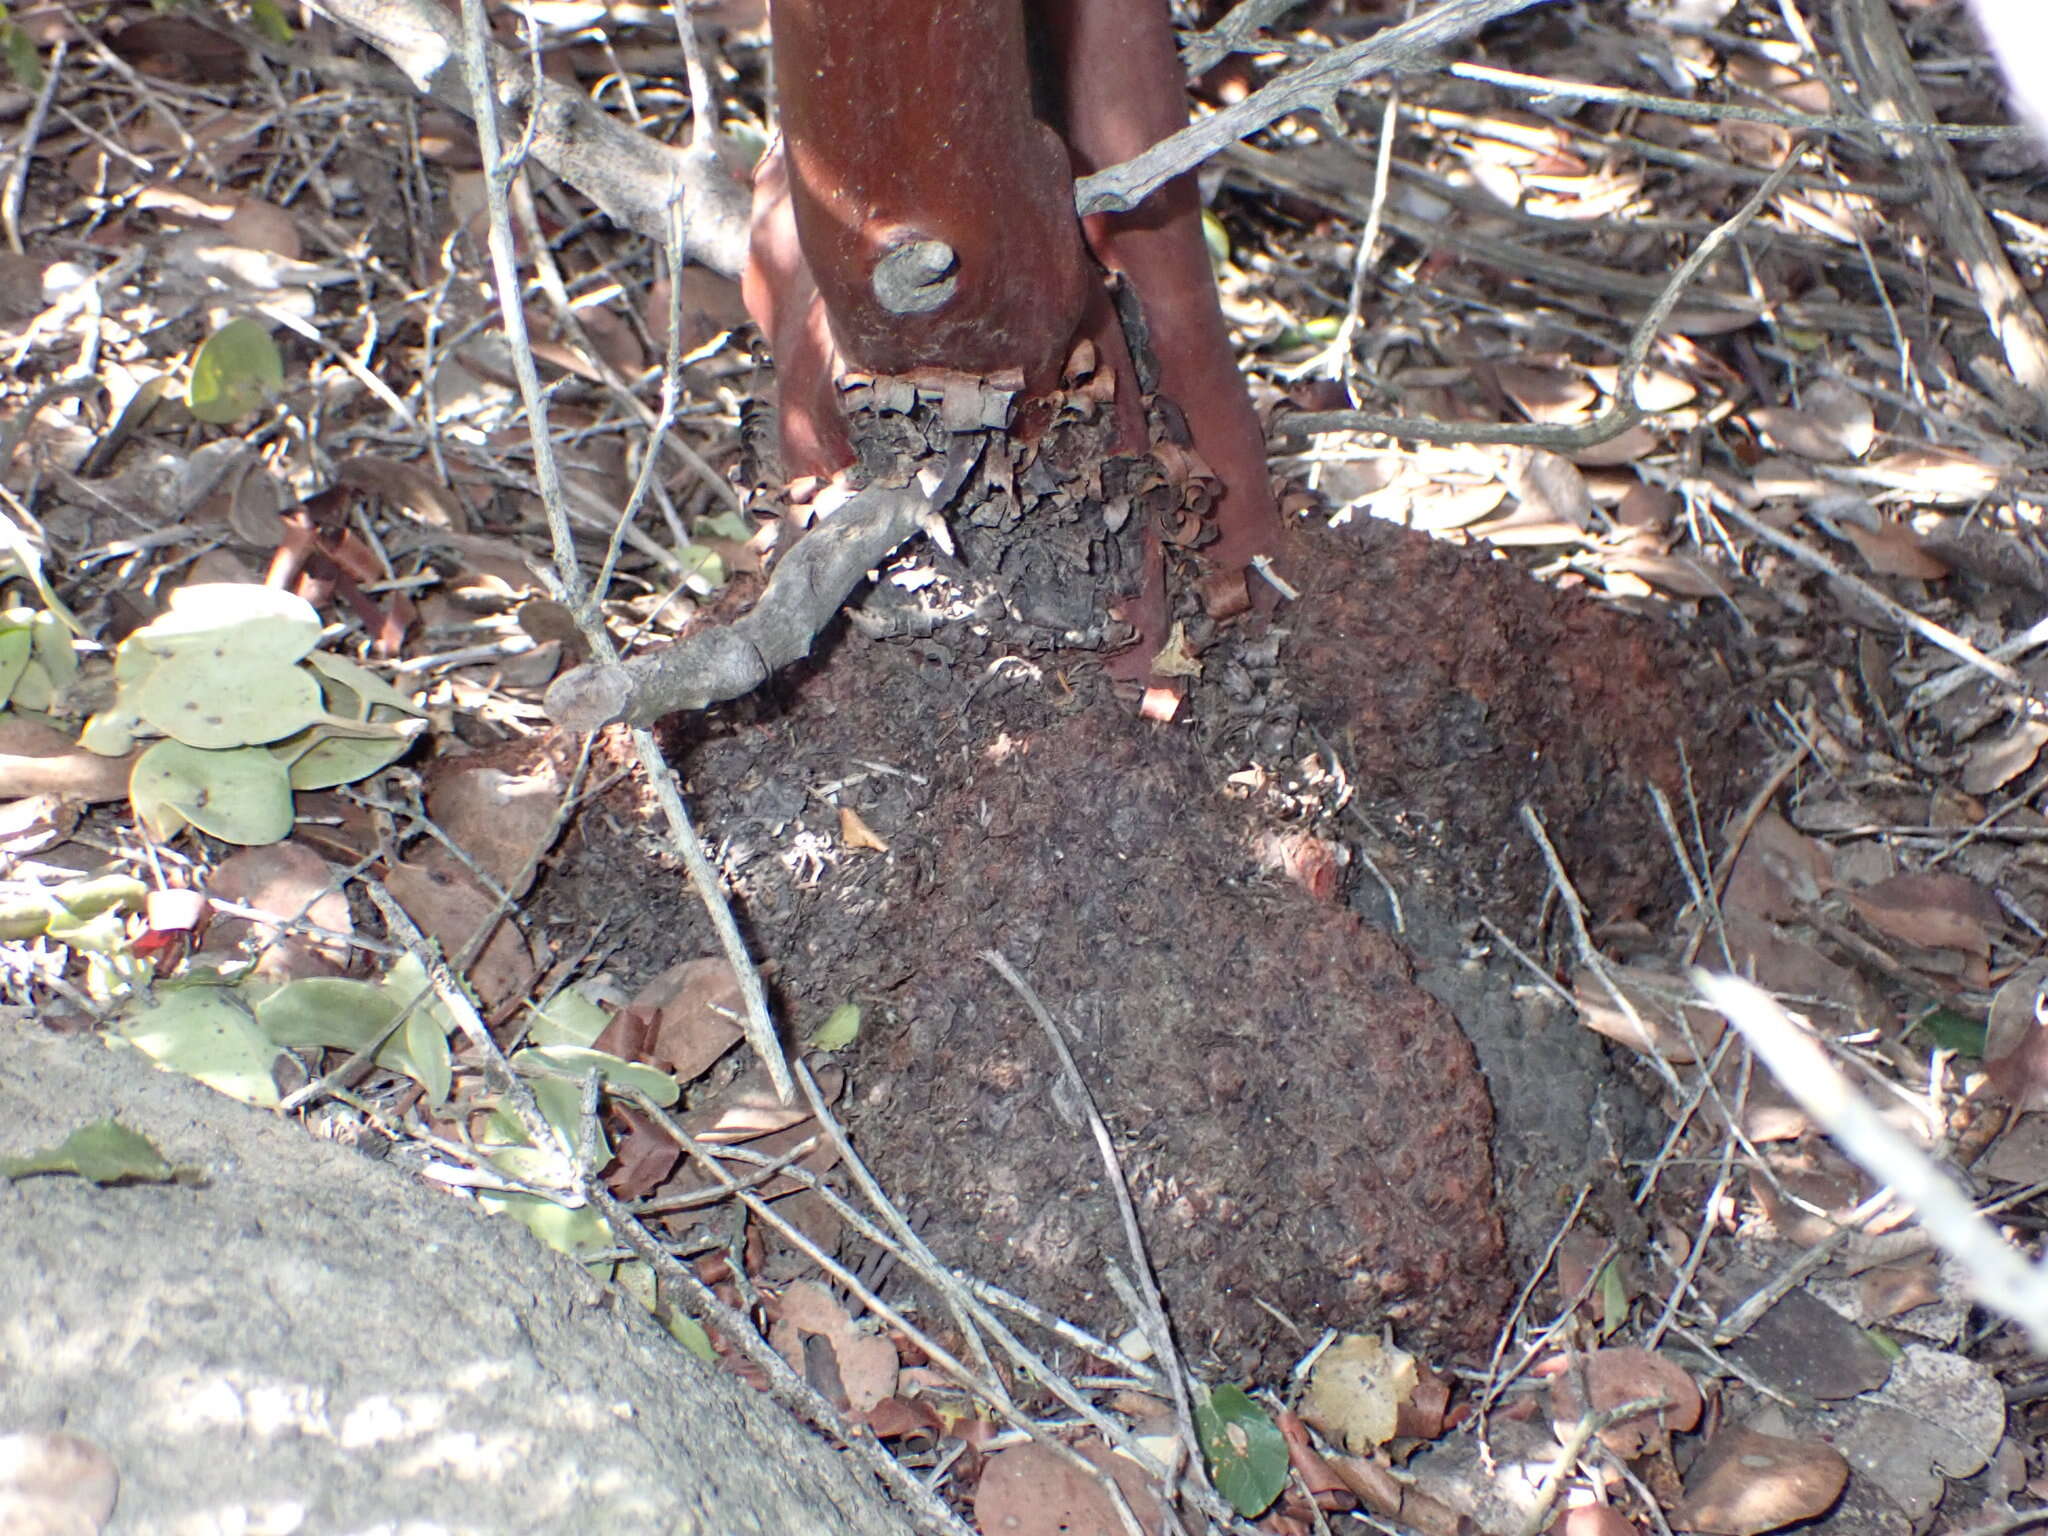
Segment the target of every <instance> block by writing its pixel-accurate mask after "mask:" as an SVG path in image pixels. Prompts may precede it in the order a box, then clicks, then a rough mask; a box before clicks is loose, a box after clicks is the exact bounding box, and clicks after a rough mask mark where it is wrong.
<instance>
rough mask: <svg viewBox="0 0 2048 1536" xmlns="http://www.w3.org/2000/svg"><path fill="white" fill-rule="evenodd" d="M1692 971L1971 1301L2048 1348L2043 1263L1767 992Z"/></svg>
mask: <svg viewBox="0 0 2048 1536" xmlns="http://www.w3.org/2000/svg"><path fill="white" fill-rule="evenodd" d="M1692 980H1693V985H1694V986H1696V987H1698V988H1699V990H1700V994H1701V996H1703V997H1704V998H1706V1000H1707V1001H1708V1002H1709V1003H1711V1004H1713V1006H1714V1007H1716V1008H1718V1009H1720V1010H1721V1012H1722V1013H1724V1014H1725V1015H1727V1018H1728V1022H1729V1023H1731V1024H1733V1025H1734V1026H1735V1027H1736V1028H1737V1029H1739V1030H1741V1031H1742V1034H1743V1038H1745V1039H1746V1040H1748V1041H1749V1043H1750V1047H1751V1049H1753V1050H1754V1051H1755V1052H1756V1053H1757V1054H1758V1055H1759V1056H1761V1057H1763V1059H1764V1064H1765V1065H1766V1066H1768V1067H1769V1068H1770V1069H1771V1071H1772V1073H1773V1074H1775V1075H1776V1077H1777V1079H1778V1081H1779V1083H1780V1084H1781V1085H1783V1087H1784V1089H1785V1091H1786V1092H1787V1093H1789V1094H1791V1095H1792V1097H1793V1098H1795V1099H1797V1100H1798V1101H1799V1105H1800V1107H1801V1108H1802V1109H1804V1110H1805V1111H1806V1112H1807V1113H1808V1114H1809V1115H1811V1116H1813V1118H1814V1119H1815V1120H1817V1121H1818V1122H1819V1123H1820V1125H1821V1127H1822V1128H1823V1129H1824V1130H1825V1131H1826V1132H1827V1133H1828V1134H1829V1135H1830V1136H1831V1137H1833V1138H1834V1140H1835V1142H1836V1143H1837V1144H1838V1145H1839V1146H1840V1147H1841V1149H1842V1150H1843V1151H1844V1152H1845V1153H1847V1154H1848V1155H1849V1156H1850V1157H1851V1158H1853V1159H1854V1160H1855V1161H1856V1162H1858V1163H1860V1164H1861V1165H1862V1166H1863V1167H1864V1169H1865V1170H1866V1171H1868V1172H1869V1174H1870V1175H1871V1176H1872V1177H1873V1178H1875V1179H1877V1180H1878V1181H1879V1182H1881V1183H1883V1184H1886V1185H1889V1186H1890V1188H1891V1190H1892V1191H1893V1193H1894V1194H1895V1195H1897V1197H1898V1198H1899V1199H1901V1200H1903V1201H1905V1202H1906V1203H1907V1204H1908V1205H1910V1206H1912V1207H1913V1209H1914V1211H1915V1212H1916V1213H1917V1214H1918V1216H1919V1219H1920V1224H1921V1226H1922V1227H1923V1228H1925V1229H1926V1231H1927V1232H1928V1233H1929V1235H1930V1236H1932V1237H1933V1239H1934V1241H1935V1242H1936V1243H1937V1244H1938V1245H1939V1246H1940V1247H1941V1248H1942V1249H1943V1250H1944V1251H1945V1252H1946V1253H1948V1254H1949V1255H1950V1256H1951V1257H1952V1258H1954V1259H1955V1260H1956V1262H1957V1263H1958V1264H1960V1265H1961V1266H1962V1268H1963V1271H1964V1274H1965V1275H1966V1277H1967V1278H1968V1280H1969V1284H1970V1289H1971V1291H1972V1292H1973V1293H1974V1294H1975V1295H1976V1297H1977V1299H1978V1301H1979V1302H1981V1303H1982V1304H1983V1305H1984V1306H1986V1307H1987V1308H1989V1309H1991V1310H1993V1311H1995V1312H1999V1313H2002V1314H2004V1315H2005V1316H2006V1317H2009V1318H2011V1319H2012V1320H2013V1321H2015V1322H2017V1323H2018V1324H2020V1326H2021V1327H2022V1328H2024V1329H2025V1330H2026V1331H2027V1335H2028V1337H2029V1338H2030V1339H2031V1340H2032V1342H2033V1346H2034V1348H2036V1349H2040V1350H2048V1271H2044V1270H2043V1268H2042V1267H2041V1266H2040V1265H2037V1264H2032V1263H2029V1262H2028V1261H2027V1260H2026V1259H2024V1258H2022V1257H2021V1256H2020V1254H2019V1253H2018V1252H2017V1251H2016V1250H2015V1249H2014V1248H2013V1247H2012V1245H2011V1244H2009V1243H2007V1242H2006V1241H2005V1239H2004V1238H2002V1237H2000V1236H1999V1234H1998V1232H1997V1230H1996V1229H1995V1228H1993V1227H1992V1226H1991V1224H1990V1223H1989V1222H1987V1221H1985V1220H1984V1218H1983V1217H1981V1216H1979V1215H1978V1214H1977V1211H1976V1208H1975V1207H1974V1206H1972V1205H1971V1204H1970V1202H1969V1200H1968V1199H1967V1198H1966V1197H1965V1196H1964V1195H1963V1194H1962V1192H1961V1191H1959V1190H1958V1189H1957V1188H1956V1187H1955V1185H1954V1184H1953V1183H1951V1182H1950V1180H1949V1179H1948V1177H1947V1175H1945V1174H1944V1173H1942V1171H1941V1170H1940V1169H1939V1168H1937V1167H1936V1166H1935V1165H1934V1163H1933V1161H1932V1160H1931V1159H1930V1158H1928V1156H1927V1155H1926V1154H1925V1153H1924V1152H1922V1151H1921V1150H1920V1149H1919V1148H1918V1147H1916V1146H1915V1145H1913V1143H1912V1142H1911V1141H1910V1140H1909V1139H1907V1138H1906V1137H1905V1136H1904V1135H1902V1134H1900V1133H1899V1132H1898V1131H1895V1130H1893V1129H1892V1127H1891V1126H1890V1125H1889V1124H1887V1123H1886V1122H1885V1120H1884V1118H1883V1117H1882V1116H1881V1115H1879V1114H1878V1112H1877V1111H1876V1110H1874V1109H1872V1108H1871V1107H1870V1105H1869V1104H1868V1103H1867V1102H1865V1100H1864V1099H1863V1097H1862V1095H1860V1094H1858V1093H1857V1092H1856V1090H1855V1089H1853V1088H1851V1087H1850V1086H1849V1082H1848V1079H1846V1078H1845V1077H1843V1076H1842V1074H1841V1072H1840V1071H1839V1070H1837V1069H1836V1067H1835V1064H1834V1063H1833V1062H1832V1061H1830V1060H1828V1055H1827V1052H1826V1051H1824V1050H1823V1049H1822V1048H1821V1046H1820V1044H1819V1042H1818V1041H1816V1040H1815V1039H1814V1038H1813V1037H1812V1036H1811V1035H1808V1034H1806V1033H1805V1032H1804V1031H1802V1030H1801V1029H1800V1028H1799V1027H1798V1026H1797V1025H1795V1024H1794V1023H1793V1022H1792V1020H1791V1019H1790V1018H1788V1017H1787V1016H1786V1014H1785V1010H1784V1009H1782V1008H1780V1007H1779V1006H1778V1005H1777V1003H1776V1002H1775V1001H1774V1000H1773V999H1772V998H1771V996H1770V994H1769V993H1767V992H1765V991H1764V990H1763V989H1762V988H1760V987H1757V986H1754V985H1752V984H1751V983H1749V982H1746V981H1742V980H1740V979H1738V978H1736V977H1733V976H1715V975H1712V974H1710V973H1709V972H1706V971H1702V970H1694V971H1693V973H1692Z"/></svg>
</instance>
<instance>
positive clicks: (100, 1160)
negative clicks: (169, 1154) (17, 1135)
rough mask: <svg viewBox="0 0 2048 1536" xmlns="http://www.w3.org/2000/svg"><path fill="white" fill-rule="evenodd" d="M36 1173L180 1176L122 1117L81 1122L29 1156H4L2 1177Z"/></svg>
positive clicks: (96, 1177)
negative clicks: (57, 1140)
mask: <svg viewBox="0 0 2048 1536" xmlns="http://www.w3.org/2000/svg"><path fill="white" fill-rule="evenodd" d="M32 1173H75V1174H77V1175H78V1176H79V1177H80V1178H82V1179H89V1180H91V1181H92V1182H93V1183H95V1184H126V1183H131V1182H132V1183H138V1184H165V1183H169V1182H170V1181H171V1180H172V1179H174V1178H176V1177H177V1170H176V1169H174V1168H173V1167H171V1165H170V1164H169V1163H167V1162H165V1161H164V1158H163V1154H162V1153H161V1152H159V1151H157V1149H156V1147H155V1146H154V1145H152V1144H151V1142H150V1139H149V1138H148V1137H147V1136H144V1135H143V1134H142V1133H141V1132H140V1131H131V1130H129V1129H128V1127H127V1126H125V1125H123V1124H121V1122H120V1121H118V1120H98V1121H95V1122H94V1123H93V1124H91V1125H87V1126H81V1127H80V1128H79V1129H78V1130H75V1131H73V1132H72V1133H71V1134H70V1135H69V1136H66V1137H65V1138H64V1139H63V1140H62V1141H60V1142H59V1143H57V1145H56V1146H54V1147H46V1148H44V1149H43V1150H42V1151H40V1152H31V1153H30V1154H29V1155H28V1156H27V1157H0V1177H6V1178H10V1179H20V1178H26V1177H27V1176H28V1175H30V1174H32Z"/></svg>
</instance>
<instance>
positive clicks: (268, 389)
mask: <svg viewBox="0 0 2048 1536" xmlns="http://www.w3.org/2000/svg"><path fill="white" fill-rule="evenodd" d="M283 392H284V354H283V353H282V352H280V351H278V350H277V343H276V342H274V341H272V340H271V339H270V332H268V331H266V330H265V329H264V328H263V327H262V326H260V325H258V324H257V323H256V322H255V321H254V320H251V319H248V318H247V317H246V316H245V317H243V318H241V319H239V320H230V321H229V322H228V323H227V324H226V325H224V326H222V327H221V328H220V329H219V330H217V331H215V332H214V333H213V334H212V335H211V336H209V337H207V338H206V341H205V344H204V345H202V346H201V347H200V349H199V355H198V356H197V357H195V358H193V359H192V382H191V383H190V384H188V385H187V386H186V387H185V404H186V406H187V407H189V408H190V410H191V412H192V414H193V415H194V416H196V417H198V418H199V419H200V420H201V421H205V422H211V423H212V424H213V425H215V426H226V425H227V424H228V423H229V422H231V421H239V420H240V419H241V418H242V417H244V416H246V415H248V414H249V413H250V412H251V411H254V410H258V409H260V408H261V407H263V406H265V405H267V404H269V403H270V402H271V401H272V400H274V399H276V398H277V397H278V396H279V395H280V394H282V393H283Z"/></svg>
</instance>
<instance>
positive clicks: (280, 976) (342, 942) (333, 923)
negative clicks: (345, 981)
mask: <svg viewBox="0 0 2048 1536" xmlns="http://www.w3.org/2000/svg"><path fill="white" fill-rule="evenodd" d="M206 889H207V894H208V895H210V896H213V897H215V898H216V899H218V900H220V901H232V902H236V903H238V904H239V905H241V906H245V907H253V908H255V909H256V910H257V911H259V912H267V913H270V914H271V915H273V916H275V917H277V918H278V919H279V920H280V921H279V922H278V923H274V924H273V923H258V922H254V921H252V920H250V919H247V918H242V917H237V916H234V915H232V914H228V913H216V914H215V915H214V919H213V921H212V922H211V923H210V924H209V925H208V926H207V930H206V943H205V946H204V947H205V948H206V949H207V950H208V951H212V952H216V953H218V952H221V951H232V950H233V949H235V948H236V947H238V946H241V945H245V944H246V945H247V946H248V947H249V948H250V949H254V950H260V951H261V952H260V954H259V955H258V958H257V961H256V974H257V975H259V976H261V977H263V978H264V979H265V980H268V981H291V980H294V979H296V978H298V977H301V976H339V975H341V974H342V972H343V970H344V968H345V967H346V966H347V964H348V958H349V946H348V941H347V937H346V936H347V935H348V934H351V933H354V932H355V924H354V921H353V919H351V918H350V916H349V910H348V895H347V893H346V892H344V891H343V890H342V888H341V871H340V870H338V869H336V868H335V867H334V866H333V865H331V864H329V863H328V862H327V861H326V860H325V859H323V858H321V857H320V855H319V854H317V853H315V852H313V850H312V849H310V848H306V847H303V846H301V845H300V844H298V843H296V842H284V843H271V844H269V845H267V846H265V847H260V848H238V849H236V850H235V851H234V852H233V853H231V854H229V855H228V856H227V857H226V858H224V859H222V860H221V861H220V865H219V867H217V868H216V869H215V870H214V872H213V877H212V878H211V879H210V880H209V881H208V882H207V887H206ZM299 917H303V919H304V920H305V921H306V922H308V923H310V924H312V925H313V926H314V927H316V928H322V929H325V930H326V931H327V932H328V933H332V934H335V935H338V936H339V937H335V938H326V937H323V936H322V935H319V934H310V933H285V932H283V931H282V922H283V920H286V919H291V918H299Z"/></svg>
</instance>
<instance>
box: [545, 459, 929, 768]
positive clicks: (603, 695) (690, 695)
mask: <svg viewBox="0 0 2048 1536" xmlns="http://www.w3.org/2000/svg"><path fill="white" fill-rule="evenodd" d="M931 506H932V502H931V498H930V497H928V496H927V495H926V494H925V493H924V492H923V491H921V490H919V489H918V487H917V486H916V485H914V484H913V485H908V486H905V487H903V488H902V489H900V490H885V489H874V490H867V491H862V492H861V493H860V494H859V495H857V496H855V497H854V498H853V499H852V500H850V501H848V502H847V503H846V504H845V505H844V506H842V507H841V508H839V510H838V511H836V512H834V513H833V514H832V516H831V518H830V519H828V520H827V521H826V522H824V523H821V524H820V525H819V526H817V527H816V528H813V529H812V530H811V531H810V532H809V533H807V534H805V535H804V537H803V539H802V541H801V542H799V543H798V544H797V546H796V548H794V549H792V550H791V551H790V552H789V553H788V554H787V555H784V556H783V557H782V560H781V563H780V564H778V565H777V566H776V567H775V574H774V575H773V576H772V577H770V578H769V581H768V586H767V589H766V590H765V591H763V592H762V594H761V596H760V599H759V600H758V601H757V602H756V603H755V604H754V606H753V607H751V608H749V609H748V610H747V611H746V612H745V613H743V614H741V615H740V617H739V618H737V619H735V620H734V621H733V622H732V623H730V624H724V625H720V626H719V627H718V628H716V629H703V630H698V631H695V632H693V633H691V634H687V635H685V636H683V638H682V639H680V640H678V641H677V642H676V643H675V644H674V645H671V646H668V647H666V648H664V649H662V650H659V651H653V652H650V653H649V654H647V655H645V656H636V657H634V658H633V660H631V661H627V662H620V663H617V664H615V665H610V666H587V667H578V668H576V669H575V670H574V671H573V672H566V673H564V674H563V675H562V676H561V677H559V678H557V679H556V680H555V682H554V684H553V686H551V687H550V688H549V689H548V692H547V698H546V700H545V704H546V708H547V712H548V718H549V719H551V720H553V721H554V722H555V723H556V724H557V725H559V726H562V727H564V728H565V729H567V730H572V731H594V730H596V729H598V728H599V727H600V726H605V725H611V724H614V723H615V722H617V721H621V720H623V721H625V722H626V723H627V724H629V725H651V724H653V723H654V722H655V721H656V720H659V719H660V718H661V717H662V716H663V715H666V714H672V713H674V712H675V711H677V710H682V709H704V708H707V707H708V706H710V705H712V704H717V703H719V702H721V701H723V700H725V699H736V698H738V697H739V696H740V695H741V694H744V693H751V692H752V691H753V690H754V689H756V688H758V687H760V686H761V685H762V684H763V683H765V682H767V681H768V679H769V678H770V677H772V676H773V675H774V674H775V673H776V672H777V671H778V670H780V669H781V668H783V667H786V666H788V665H789V664H790V663H791V662H792V661H797V660H799V659H801V658H802V657H805V656H808V655H809V654H810V653H811V646H812V644H813V643H814V642H815V641H816V640H817V638H818V634H819V632H820V631H821V630H823V629H824V627H825V626H826V625H827V624H829V623H830V622H831V621H832V617H833V615H834V614H836V613H838V612H839V607H840V604H842V603H844V602H845V601H846V599H847V597H848V596H849V595H850V594H851V593H852V591H853V589H854V588H855V587H857V586H859V585H860V584H861V582H862V581H864V580H866V579H867V575H868V573H869V572H870V571H871V570H873V569H874V568H875V567H876V566H877V565H879V564H880V563H881V562H882V561H884V560H886V559H888V557H889V556H890V555H891V554H892V553H893V552H894V551H895V550H896V547H897V546H898V545H900V544H902V543H903V542H904V541H906V540H907V539H909V537H910V536H911V535H912V534H914V533H916V532H917V531H918V529H919V528H920V527H921V526H922V525H923V520H924V518H925V515H926V514H927V513H928V512H929V511H930V510H931Z"/></svg>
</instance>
